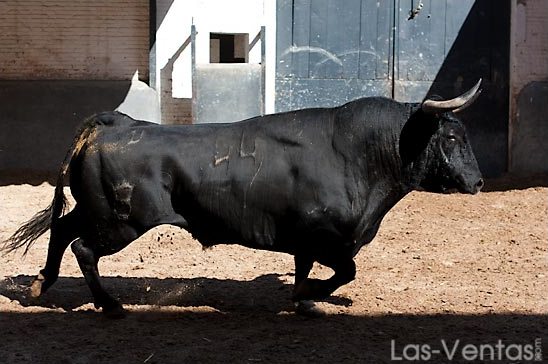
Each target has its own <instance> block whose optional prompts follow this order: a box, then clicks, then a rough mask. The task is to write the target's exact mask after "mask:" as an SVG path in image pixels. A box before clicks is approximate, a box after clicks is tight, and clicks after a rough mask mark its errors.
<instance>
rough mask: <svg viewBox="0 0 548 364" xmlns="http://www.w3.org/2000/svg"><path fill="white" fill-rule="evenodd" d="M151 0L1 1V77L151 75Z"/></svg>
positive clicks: (24, 78)
mask: <svg viewBox="0 0 548 364" xmlns="http://www.w3.org/2000/svg"><path fill="white" fill-rule="evenodd" d="M148 27H149V1H148V0H135V1H131V0H94V1H88V0H48V1H39V0H19V1H1V2H0V35H1V36H0V79H4V80H15V79H19V80H44V79H65V80H67V79H74V80H86V79H87V80H97V79H103V80H130V79H131V76H132V75H133V73H134V72H135V70H139V73H140V74H141V75H143V76H145V77H147V76H148V49H149V29H148Z"/></svg>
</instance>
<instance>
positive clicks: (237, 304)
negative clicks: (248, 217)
mask: <svg viewBox="0 0 548 364" xmlns="http://www.w3.org/2000/svg"><path fill="white" fill-rule="evenodd" d="M33 279H34V277H33V276H28V275H19V276H16V277H8V278H6V279H4V280H2V281H0V295H3V296H6V297H8V298H9V299H11V300H16V301H18V302H19V303H20V304H21V305H23V306H26V307H28V306H40V307H47V308H62V309H64V310H66V311H70V310H73V309H75V308H78V307H80V306H82V305H85V304H88V303H91V302H93V300H92V297H91V294H90V292H89V289H88V287H87V284H86V282H85V280H84V279H83V278H73V277H60V278H59V279H58V281H57V282H56V283H55V284H54V285H53V286H52V287H51V288H50V289H49V290H48V291H47V292H46V293H45V294H44V295H43V296H42V297H40V298H38V299H34V298H32V297H30V295H29V286H30V284H31V282H32V280H33ZM101 281H102V282H103V284H104V287H105V289H106V290H107V291H108V292H110V293H111V294H112V295H113V296H114V297H115V298H117V299H118V300H119V301H120V303H122V304H126V305H154V306H180V307H196V306H210V307H213V308H214V309H217V310H219V311H221V312H244V311H250V310H251V311H264V312H272V313H278V312H282V311H288V310H291V309H292V304H291V300H290V298H291V290H292V288H293V285H292V284H287V283H285V282H283V281H282V280H281V279H280V274H265V275H262V276H259V277H257V278H255V279H253V280H251V281H240V280H234V279H215V278H189V279H186V278H165V279H159V278H149V277H102V278H101ZM325 301H326V302H329V303H331V304H334V305H340V306H349V305H351V304H352V300H350V299H348V298H344V297H338V296H332V297H330V298H328V299H327V300H325Z"/></svg>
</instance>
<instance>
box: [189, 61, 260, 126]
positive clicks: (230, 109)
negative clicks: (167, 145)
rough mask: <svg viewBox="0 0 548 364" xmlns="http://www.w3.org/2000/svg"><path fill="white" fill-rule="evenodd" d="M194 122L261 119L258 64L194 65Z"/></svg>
mask: <svg viewBox="0 0 548 364" xmlns="http://www.w3.org/2000/svg"><path fill="white" fill-rule="evenodd" d="M194 77H195V84H194V86H195V94H194V97H193V102H194V108H193V111H194V122H195V123H222V122H233V121H238V120H243V119H247V118H250V117H253V116H257V115H261V114H262V110H261V102H260V95H261V77H262V68H261V65H260V64H248V63H243V64H229V63H226V64H199V65H198V64H197V65H196V69H195V75H194Z"/></svg>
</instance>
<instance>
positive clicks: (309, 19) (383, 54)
mask: <svg viewBox="0 0 548 364" xmlns="http://www.w3.org/2000/svg"><path fill="white" fill-rule="evenodd" d="M291 3H292V2H291V1H288V0H278V15H277V34H278V35H277V39H278V40H277V42H278V54H277V73H276V111H285V110H293V109H298V108H305V107H326V106H336V105H340V104H341V103H343V102H346V101H350V100H353V99H356V98H359V97H364V96H373V95H384V96H390V95H391V81H390V77H391V67H390V53H391V49H392V48H391V43H390V38H391V19H392V18H391V14H392V12H393V2H392V1H387V2H384V1H372V0H348V1H337V0H314V1H311V0H294V2H293V4H294V7H293V8H291V5H292V4H291ZM291 9H293V10H294V12H290V10H291ZM288 31H290V32H291V37H290V38H289V37H288V36H287V32H288Z"/></svg>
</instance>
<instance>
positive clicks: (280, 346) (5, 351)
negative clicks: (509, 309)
mask: <svg viewBox="0 0 548 364" xmlns="http://www.w3.org/2000/svg"><path fill="white" fill-rule="evenodd" d="M30 280H31V277H29V276H18V277H14V278H9V279H6V280H4V281H2V282H1V284H0V294H1V295H3V296H6V297H8V298H10V299H12V300H17V301H19V302H20V303H21V304H22V305H25V306H32V307H34V308H35V309H33V310H32V313H30V312H29V313H21V312H17V313H16V312H0V330H1V332H2V345H0V357H1V358H3V359H4V360H5V362H6V363H28V362H33V363H52V362H56V363H106V362H109V363H114V362H115V363H191V362H192V363H218V362H232V363H257V362H258V363H306V362H314V363H344V362H347V363H365V362H367V363H385V362H405V361H402V360H397V361H393V359H397V358H403V355H404V350H407V351H406V354H407V355H410V356H413V355H419V354H420V355H423V354H424V353H422V352H421V353H419V352H418V351H417V350H418V349H416V346H412V347H407V349H405V348H406V345H409V344H413V345H430V348H431V349H432V353H431V358H430V360H428V361H426V360H422V359H420V358H419V359H417V360H413V362H415V363H418V362H436V363H440V362H449V360H448V358H447V354H446V353H445V352H444V347H443V345H444V344H443V343H445V345H446V346H447V347H448V349H451V350H453V349H455V350H454V357H453V358H452V360H451V361H450V362H451V363H465V362H466V363H470V362H474V363H478V362H489V363H497V362H521V363H526V362H533V360H530V361H528V360H516V358H517V355H519V349H518V348H520V347H521V348H524V347H525V345H530V346H531V347H532V350H533V352H534V353H537V354H540V355H542V354H543V353H544V357H543V358H546V356H547V355H546V353H547V350H548V346H547V343H548V316H547V315H527V314H513V313H504V314H491V315H454V314H439V315H408V314H405V315H403V314H401V315H396V314H386V315H375V316H350V315H343V314H335V315H328V316H326V317H324V318H321V319H308V318H303V317H300V316H297V315H295V314H293V313H292V312H291V311H290V309H289V306H290V305H289V303H288V298H289V296H290V286H289V285H287V284H285V283H283V282H282V281H281V280H280V279H279V276H278V275H275V274H268V275H263V276H260V277H258V278H257V279H255V280H253V281H238V280H217V279H207V278H197V279H171V278H170V279H156V278H114V277H112V278H108V277H105V285H106V286H108V288H109V289H110V290H111V291H112V292H117V293H118V297H119V298H120V300H121V301H122V303H124V304H126V305H141V304H147V305H152V306H143V307H142V308H140V307H139V306H137V308H135V307H132V309H131V310H132V312H131V313H130V314H129V315H128V317H127V318H125V319H123V320H108V319H105V318H104V317H103V316H102V315H101V314H98V313H96V312H94V311H91V310H74V311H71V310H70V309H71V308H76V307H79V306H81V305H83V304H86V303H89V302H90V300H89V293H88V292H87V287H86V286H85V282H84V281H83V279H80V278H61V279H60V280H59V281H58V282H57V283H56V285H58V287H57V288H52V290H51V291H50V292H48V294H47V295H46V296H45V297H43V299H41V300H40V301H38V302H32V301H31V300H29V299H28V298H27V296H26V289H25V287H24V285H26V284H28V283H29V282H30ZM54 287H55V286H54ZM340 301H344V300H342V299H340V300H339V301H337V299H335V300H334V302H333V303H334V304H349V302H340ZM56 305H58V306H60V307H62V308H64V309H65V310H56V311H52V310H48V309H44V308H42V307H55V306H56ZM194 306H209V308H213V309H210V310H200V309H197V308H196V307H194ZM173 307H175V309H173ZM442 340H444V341H443V342H442ZM499 340H500V342H499ZM466 344H473V345H484V346H485V345H487V346H492V347H494V348H495V350H494V352H492V353H491V352H484V355H487V356H484V358H483V360H480V359H479V358H478V360H474V361H469V360H465V358H464V357H463V355H462V349H463V347H464V345H466ZM497 344H499V346H501V345H502V346H501V347H502V350H501V351H500V356H499V352H498V349H496V345H497ZM511 345H514V346H513V347H512V346H511ZM516 345H518V346H516ZM487 346H486V347H487ZM424 347H425V346H422V347H421V348H424ZM508 348H510V349H509V351H507V349H508ZM435 350H440V351H441V352H440V353H439V354H438V353H436V352H434V351H435ZM486 350H487V349H486ZM491 354H492V355H494V356H490V355H491ZM498 359H502V360H500V361H499V360H498Z"/></svg>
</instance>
